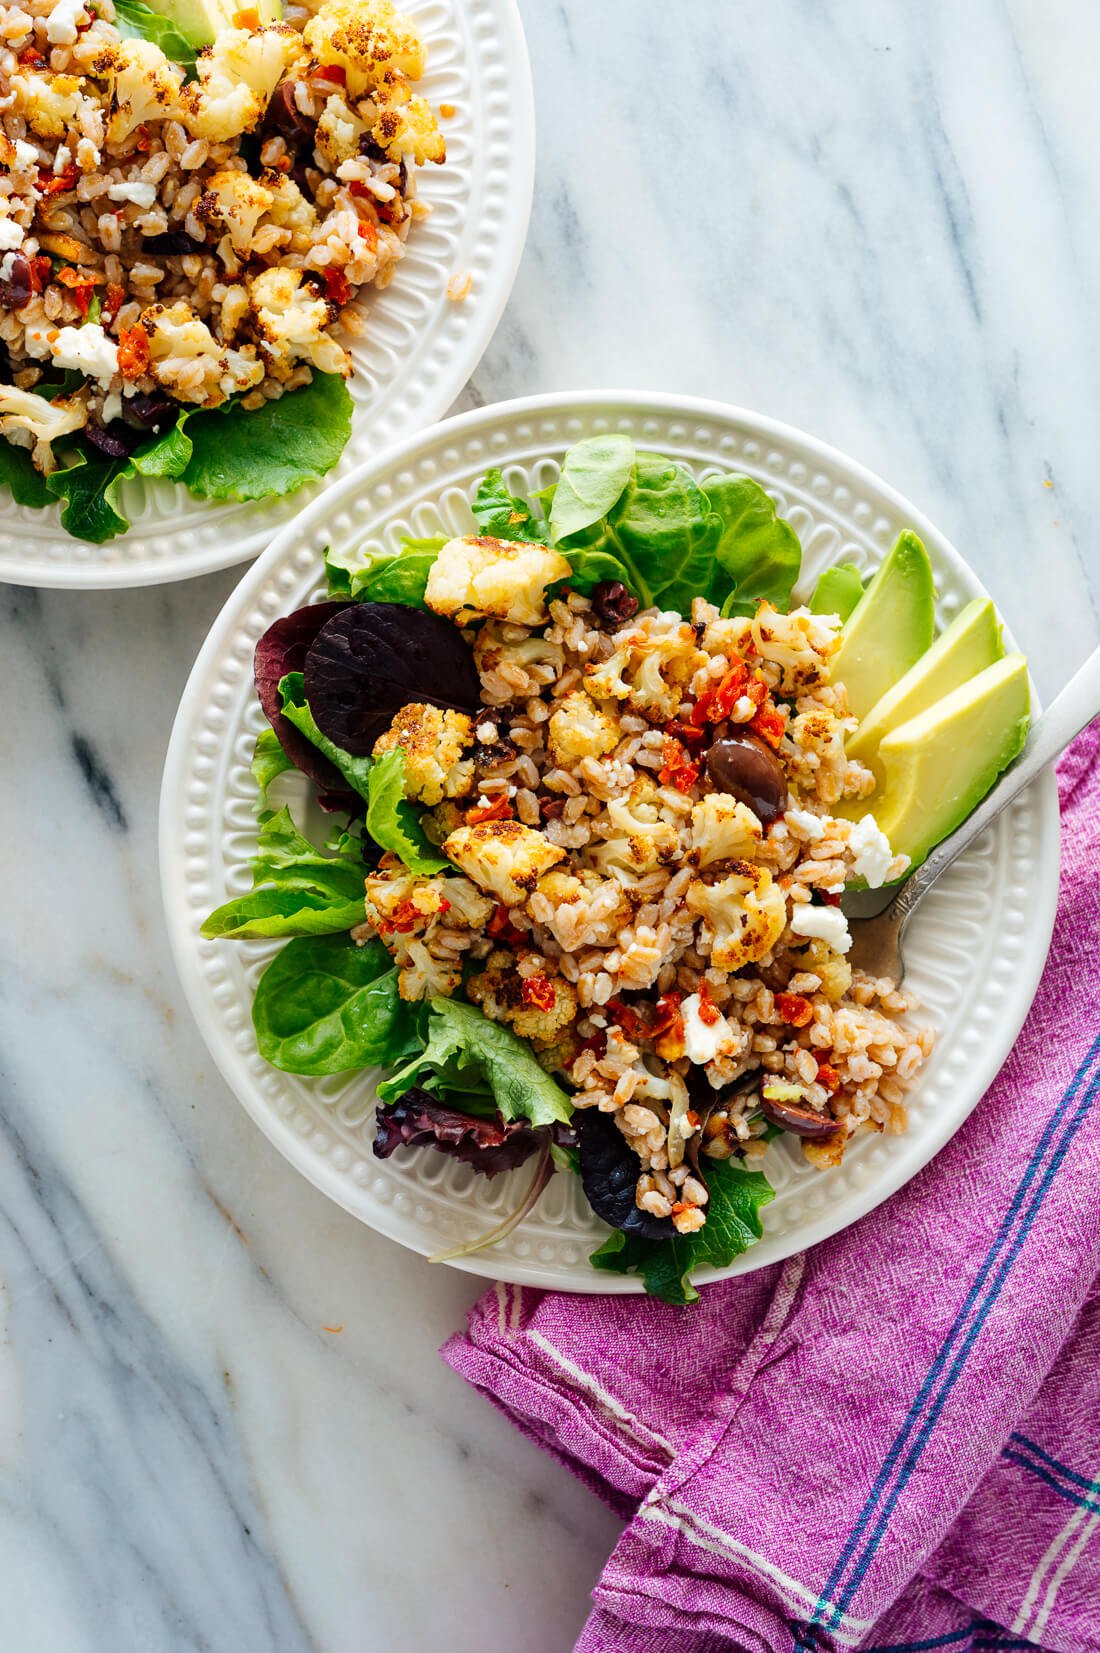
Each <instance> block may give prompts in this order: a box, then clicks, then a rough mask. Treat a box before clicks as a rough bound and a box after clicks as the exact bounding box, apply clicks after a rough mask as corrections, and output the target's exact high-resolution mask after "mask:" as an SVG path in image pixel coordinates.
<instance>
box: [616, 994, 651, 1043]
mask: <svg viewBox="0 0 1100 1653" xmlns="http://www.w3.org/2000/svg"><path fill="white" fill-rule="evenodd" d="M606 1008H607V1014H608V1015H609V1016H610V1017H611V1020H612V1021H613V1022H614V1023H615V1025H616V1027H620V1028H622V1030H623V1032H624V1033H625V1034H626V1036H627V1038H628V1039H648V1038H649V1023H648V1022H647V1021H646V1020H645V1018H644V1017H643V1016H640V1015H639V1014H638V1012H637V1011H636V1010H635V1009H634V1008H633V1006H631V1005H629V1004H624V1003H623V1001H622V1000H621V999H608V1001H607V1006H606Z"/></svg>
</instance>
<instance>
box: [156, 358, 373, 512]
mask: <svg viewBox="0 0 1100 1653" xmlns="http://www.w3.org/2000/svg"><path fill="white" fill-rule="evenodd" d="M351 412H352V400H351V396H350V394H349V393H348V387H347V385H346V384H345V383H344V381H343V379H342V378H341V377H340V376H339V374H337V373H316V372H315V373H314V375H313V379H312V380H311V382H310V383H309V384H308V385H303V386H302V388H301V389H300V390H292V391H291V392H290V394H289V395H287V396H280V397H279V398H278V400H277V401H273V402H265V403H264V405H263V406H262V407H259V408H255V409H253V410H251V411H249V409H247V408H244V407H242V406H241V405H240V403H239V402H233V403H230V404H228V405H227V407H225V408H218V409H215V410H214V411H212V412H208V413H196V414H192V415H191V418H190V419H189V420H188V424H187V435H188V437H189V438H190V441H191V445H192V451H191V457H190V459H189V460H188V463H187V468H186V470H185V471H184V472H183V474H182V480H183V482H184V483H185V485H186V486H187V487H188V488H189V489H190V491H191V492H192V493H193V494H198V495H199V496H200V497H201V498H204V499H242V500H243V499H268V498H270V497H271V496H272V495H273V494H292V493H294V491H295V490H296V489H298V488H301V487H302V486H303V485H304V484H305V483H307V482H315V481H317V480H318V479H319V478H320V477H322V476H324V475H325V473H326V471H331V469H332V467H333V466H334V465H335V463H336V461H337V460H338V459H339V457H340V455H341V454H342V453H343V451H344V447H345V444H346V443H347V439H348V437H349V436H350V435H351Z"/></svg>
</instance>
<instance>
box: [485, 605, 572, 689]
mask: <svg viewBox="0 0 1100 1653" xmlns="http://www.w3.org/2000/svg"><path fill="white" fill-rule="evenodd" d="M509 630H510V628H509V627H507V626H505V625H502V624H501V622H500V621H499V620H487V621H486V622H485V624H484V625H483V626H482V627H481V629H480V630H479V631H478V634H477V639H476V641H475V643H474V664H475V665H476V667H477V669H478V674H479V676H480V677H481V683H482V694H483V696H484V698H485V700H486V701H487V703H488V704H489V705H490V706H500V705H505V704H506V703H507V702H509V701H511V700H516V699H517V698H518V699H526V698H527V696H529V695H537V694H539V693H541V691H542V690H543V689H544V688H546V687H547V686H548V685H549V684H551V683H553V681H554V679H555V678H556V677H557V676H558V674H559V672H560V671H561V669H562V665H563V662H564V653H563V650H562V646H561V644H560V643H551V642H550V641H549V640H548V639H547V638H546V637H544V636H543V635H542V633H541V632H532V633H531V634H530V635H529V636H523V635H522V634H520V635H519V636H518V637H509V635H508V633H509Z"/></svg>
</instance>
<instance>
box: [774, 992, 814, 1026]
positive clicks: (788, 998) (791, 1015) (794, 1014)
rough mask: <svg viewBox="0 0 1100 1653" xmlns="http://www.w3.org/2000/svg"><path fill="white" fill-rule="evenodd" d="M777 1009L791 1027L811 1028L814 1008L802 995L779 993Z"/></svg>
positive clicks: (776, 997) (776, 1001) (776, 1003)
mask: <svg viewBox="0 0 1100 1653" xmlns="http://www.w3.org/2000/svg"><path fill="white" fill-rule="evenodd" d="M775 1008H776V1009H777V1010H778V1012H779V1014H780V1015H781V1016H782V1018H783V1020H784V1021H785V1022H786V1023H787V1025H788V1026H789V1027H809V1025H810V1023H811V1022H812V1021H813V1019H814V1007H813V1005H812V1004H811V1003H810V1001H809V999H804V998H803V997H802V995H801V994H800V993H777V994H776V995H775Z"/></svg>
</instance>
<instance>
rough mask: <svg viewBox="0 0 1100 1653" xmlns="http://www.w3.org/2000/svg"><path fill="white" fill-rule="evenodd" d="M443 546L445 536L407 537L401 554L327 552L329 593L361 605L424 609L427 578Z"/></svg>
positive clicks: (387, 552) (402, 545) (445, 541)
mask: <svg viewBox="0 0 1100 1653" xmlns="http://www.w3.org/2000/svg"><path fill="white" fill-rule="evenodd" d="M446 543H447V536H446V535H445V534H432V535H427V536H425V537H424V538H423V539H413V538H410V537H406V538H405V539H404V540H402V542H401V549H400V551H378V552H374V553H371V552H366V553H363V552H361V551H352V552H347V551H341V552H336V551H331V550H330V551H326V552H325V572H326V574H327V576H328V588H329V592H330V594H331V595H332V596H333V597H353V598H355V599H356V600H357V601H360V602H371V603H403V604H404V605H405V607H406V608H425V607H426V606H427V605H426V604H425V602H424V592H425V590H426V588H427V584H428V575H429V574H430V573H431V570H432V564H433V563H434V562H435V559H436V557H437V556H438V555H439V553H440V551H442V549H443V547H444V546H445V545H446Z"/></svg>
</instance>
